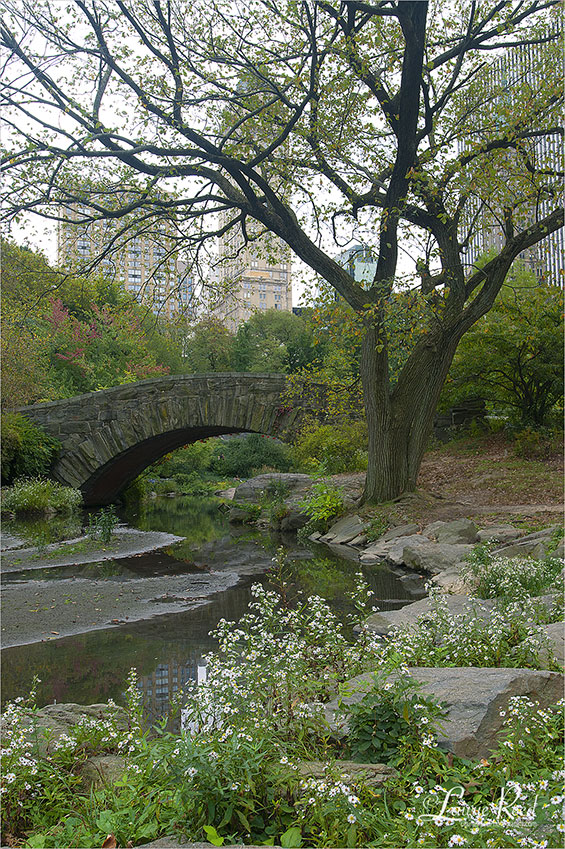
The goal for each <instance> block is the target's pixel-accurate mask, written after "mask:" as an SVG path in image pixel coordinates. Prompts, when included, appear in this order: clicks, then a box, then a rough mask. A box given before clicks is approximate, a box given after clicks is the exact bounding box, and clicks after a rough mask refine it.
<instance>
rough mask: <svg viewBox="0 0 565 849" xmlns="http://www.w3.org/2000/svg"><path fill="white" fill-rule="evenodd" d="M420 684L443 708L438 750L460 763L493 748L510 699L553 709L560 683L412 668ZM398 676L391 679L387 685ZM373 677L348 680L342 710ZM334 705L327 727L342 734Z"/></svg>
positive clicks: (509, 674)
mask: <svg viewBox="0 0 565 849" xmlns="http://www.w3.org/2000/svg"><path fill="white" fill-rule="evenodd" d="M410 674H411V675H412V677H413V679H414V681H417V682H419V683H420V684H421V685H422V686H421V692H422V694H424V695H426V696H432V697H433V698H434V699H436V700H437V701H438V702H442V703H443V704H444V706H445V709H446V711H447V715H446V718H445V719H444V720H443V721H442V725H443V728H442V731H441V732H440V733H439V735H438V738H437V739H438V744H439V746H440V747H441V748H442V749H444V750H446V751H449V752H453V754H454V755H458V756H459V757H463V758H484V757H488V756H489V754H490V753H491V752H492V751H493V749H495V748H496V746H497V744H498V733H499V732H500V730H501V729H502V727H503V717H501V716H500V712H501V711H503V712H504V711H506V710H507V707H508V702H509V700H510V698H512V696H527V697H528V698H530V699H532V700H533V701H537V702H539V704H540V706H541V707H542V708H543V707H548V706H549V705H552V704H555V703H556V702H557V701H559V699H560V698H562V696H563V686H564V683H565V682H564V677H563V675H561V674H559V673H557V672H548V671H546V670H543V669H542V670H538V669H508V668H504V667H502V668H484V667H473V666H468V667H446V668H442V669H438V668H430V667H414V668H412V669H411V670H410ZM396 677H397V676H396V675H391V676H390V680H394V679H395V678H396ZM373 680H374V679H373V675H372V674H371V673H365V674H364V675H358V676H357V677H356V678H352V679H351V680H350V681H348V682H347V686H348V687H349V688H350V689H351V690H352V691H355V692H352V693H351V695H348V696H344V697H342V698H341V702H342V703H343V704H346V705H347V704H357V703H358V702H360V701H361V700H362V699H363V696H364V695H365V694H366V693H367V692H368V691H370V690H371V689H372V686H373ZM339 701H340V700H338V699H334V700H333V701H331V702H329V703H328V704H327V705H326V706H325V714H326V719H327V721H328V723H329V724H330V726H331V727H332V728H333V729H334V730H335V731H336V732H337V733H341V734H346V733H347V724H346V722H345V720H344V718H342V719H340V718H339V716H338V717H336V713H337V711H338V709H339Z"/></svg>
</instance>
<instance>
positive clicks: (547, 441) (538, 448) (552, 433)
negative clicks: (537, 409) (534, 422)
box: [513, 427, 563, 460]
mask: <svg viewBox="0 0 565 849" xmlns="http://www.w3.org/2000/svg"><path fill="white" fill-rule="evenodd" d="M513 448H514V453H515V454H516V456H517V457H523V458H524V459H526V460H546V459H547V458H548V457H553V456H555V455H559V454H560V453H561V451H562V448H563V431H562V430H560V431H557V430H548V429H547V428H542V429H540V428H537V429H535V430H534V429H533V428H531V427H527V428H524V430H521V431H519V433H517V434H516V436H515V438H514V445H513Z"/></svg>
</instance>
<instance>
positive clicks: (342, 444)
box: [293, 422, 367, 475]
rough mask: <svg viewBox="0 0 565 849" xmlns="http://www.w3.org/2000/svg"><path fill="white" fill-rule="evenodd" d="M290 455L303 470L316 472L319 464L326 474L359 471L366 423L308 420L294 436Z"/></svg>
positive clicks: (363, 457)
mask: <svg viewBox="0 0 565 849" xmlns="http://www.w3.org/2000/svg"><path fill="white" fill-rule="evenodd" d="M293 455H294V461H295V465H296V466H298V467H299V468H303V469H304V470H306V471H317V470H319V469H320V467H321V466H323V467H324V470H325V472H326V473H327V474H330V475H336V474H339V473H340V472H356V471H363V470H365V469H366V468H367V425H366V423H365V422H342V423H341V424H339V425H331V424H323V425H319V424H317V423H316V422H310V423H308V424H307V425H306V426H305V427H304V428H303V429H302V430H301V432H300V434H299V435H298V437H297V439H296V441H295V443H294V446H293Z"/></svg>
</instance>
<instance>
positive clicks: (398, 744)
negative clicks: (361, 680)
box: [342, 675, 445, 769]
mask: <svg viewBox="0 0 565 849" xmlns="http://www.w3.org/2000/svg"><path fill="white" fill-rule="evenodd" d="M343 709H344V707H343V705H342V710H343ZM346 715H347V723H348V727H349V734H348V740H347V742H348V747H349V751H350V754H351V757H352V758H353V760H356V761H359V762H360V763H391V764H393V765H394V766H398V767H403V768H405V767H409V768H410V767H411V768H412V769H413V768H414V765H415V764H414V753H415V752H419V753H420V754H424V753H426V750H427V749H428V750H431V749H433V748H434V747H435V746H437V742H436V736H437V732H438V720H439V719H440V718H441V717H442V716H444V715H445V712H444V711H443V710H442V708H441V707H440V705H438V704H437V703H436V702H434V700H433V699H431V698H430V697H425V696H423V695H421V694H420V693H419V692H418V689H417V687H416V685H415V684H414V681H413V680H412V679H411V678H410V676H408V675H404V676H402V675H401V676H400V677H399V678H398V679H397V680H395V681H392V682H390V681H385V679H384V678H383V676H382V675H381V676H378V675H376V676H375V683H374V686H373V687H372V689H371V690H369V692H368V693H366V695H364V696H363V698H362V699H361V700H360V701H359V702H357V703H354V704H351V705H348V706H347V708H346ZM418 768H419V769H422V764H421V763H419V764H418Z"/></svg>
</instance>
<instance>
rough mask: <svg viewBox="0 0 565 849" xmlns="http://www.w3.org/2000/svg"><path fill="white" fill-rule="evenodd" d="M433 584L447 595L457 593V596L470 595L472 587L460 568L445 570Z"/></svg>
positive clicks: (435, 576) (434, 579)
mask: <svg viewBox="0 0 565 849" xmlns="http://www.w3.org/2000/svg"><path fill="white" fill-rule="evenodd" d="M432 583H433V584H435V585H436V586H437V587H441V589H442V590H443V591H444V592H446V593H456V594H457V595H468V594H469V593H470V592H471V589H472V587H471V586H470V584H469V583H468V582H467V581H466V580H465V578H464V577H463V575H462V574H461V570H460V569H459V567H458V566H452V567H451V568H450V569H445V570H444V571H443V572H440V573H439V574H437V575H434V577H433V578H432Z"/></svg>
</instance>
